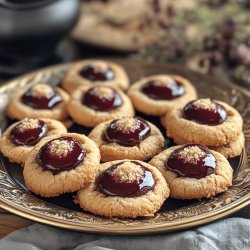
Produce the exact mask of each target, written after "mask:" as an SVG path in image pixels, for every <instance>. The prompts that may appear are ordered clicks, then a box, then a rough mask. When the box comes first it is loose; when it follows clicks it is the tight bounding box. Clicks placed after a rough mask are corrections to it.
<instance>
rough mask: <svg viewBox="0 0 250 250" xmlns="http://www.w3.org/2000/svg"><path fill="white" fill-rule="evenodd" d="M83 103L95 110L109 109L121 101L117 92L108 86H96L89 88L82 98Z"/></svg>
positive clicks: (119, 104) (117, 105) (114, 107)
mask: <svg viewBox="0 0 250 250" xmlns="http://www.w3.org/2000/svg"><path fill="white" fill-rule="evenodd" d="M82 102H83V104H84V105H86V106H88V107H89V108H92V109H94V110H97V111H103V112H105V111H109V110H112V109H116V108H118V107H120V106H121V105H122V103H123V101H122V98H121V97H120V95H119V94H118V92H117V91H116V90H114V89H112V88H110V87H106V86H102V87H100V86H98V87H94V88H91V89H89V90H88V91H87V92H86V93H85V95H84V96H83V100H82Z"/></svg>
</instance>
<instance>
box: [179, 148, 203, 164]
mask: <svg viewBox="0 0 250 250" xmlns="http://www.w3.org/2000/svg"><path fill="white" fill-rule="evenodd" d="M178 155H179V156H180V158H181V159H183V161H184V162H192V163H197V162H198V161H199V160H200V159H201V158H202V157H204V156H205V155H206V153H205V152H204V151H203V150H201V149H200V148H199V147H198V146H191V147H188V148H183V150H181V151H180V152H179V153H178Z"/></svg>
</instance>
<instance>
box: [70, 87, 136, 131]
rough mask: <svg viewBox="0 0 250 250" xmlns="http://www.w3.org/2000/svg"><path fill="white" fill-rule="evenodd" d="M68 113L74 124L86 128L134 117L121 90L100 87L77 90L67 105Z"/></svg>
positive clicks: (131, 108) (131, 107) (132, 110)
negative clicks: (124, 117) (125, 117)
mask: <svg viewBox="0 0 250 250" xmlns="http://www.w3.org/2000/svg"><path fill="white" fill-rule="evenodd" d="M68 111H69V114H70V116H71V117H72V118H73V120H74V121H75V122H76V123H78V124H80V125H84V126H87V127H94V126H96V125H97V124H99V123H101V122H104V121H107V120H110V119H117V118H120V117H123V116H134V108H133V105H132V103H131V101H130V100H129V98H128V97H127V96H126V95H125V94H124V93H123V92H122V91H121V90H119V89H117V88H114V87H110V86H102V85H96V86H95V87H89V86H82V87H80V88H78V89H77V90H76V91H75V92H74V93H73V94H72V98H71V100H70V101H69V103H68Z"/></svg>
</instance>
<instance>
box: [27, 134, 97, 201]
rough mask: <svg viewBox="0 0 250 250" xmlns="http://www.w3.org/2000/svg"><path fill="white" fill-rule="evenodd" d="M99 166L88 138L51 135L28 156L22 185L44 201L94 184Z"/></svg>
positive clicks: (92, 143)
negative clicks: (43, 198) (91, 183)
mask: <svg viewBox="0 0 250 250" xmlns="http://www.w3.org/2000/svg"><path fill="white" fill-rule="evenodd" d="M99 164H100V152H99V149H98V148H97V146H96V145H95V143H94V142H93V141H92V140H90V139H89V138H88V137H86V136H84V135H80V134H75V133H66V134H61V135H52V136H49V137H47V138H44V139H43V140H42V141H41V142H39V143H38V144H37V145H36V146H35V147H34V148H33V149H32V151H31V152H30V154H29V155H28V157H27V159H26V161H25V165H24V171H23V175H24V180H25V185H26V187H27V188H28V189H29V190H31V191H32V192H34V193H36V194H38V195H41V196H43V197H54V196H58V195H60V194H63V193H68V192H75V191H77V190H79V189H81V188H84V187H86V186H87V185H88V184H89V183H90V182H91V181H93V179H94V178H95V175H96V172H97V171H98V168H99Z"/></svg>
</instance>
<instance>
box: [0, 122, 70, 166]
mask: <svg viewBox="0 0 250 250" xmlns="http://www.w3.org/2000/svg"><path fill="white" fill-rule="evenodd" d="M66 132H67V129H66V128H65V127H64V125H63V124H62V123H61V122H59V121H56V120H52V119H48V118H42V119H39V120H38V119H28V118H25V119H23V120H21V121H19V122H16V123H14V124H12V125H11V126H10V127H8V128H7V129H6V130H5V131H4V133H3V135H2V137H1V139H0V149H1V152H2V154H3V155H4V156H5V157H7V158H9V160H10V161H11V162H15V163H20V164H22V165H23V164H24V162H25V160H26V158H27V156H28V155H29V153H30V151H31V150H32V148H33V147H34V145H35V144H37V143H38V142H39V141H40V140H42V138H44V137H46V136H50V135H54V134H62V133H66Z"/></svg>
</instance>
